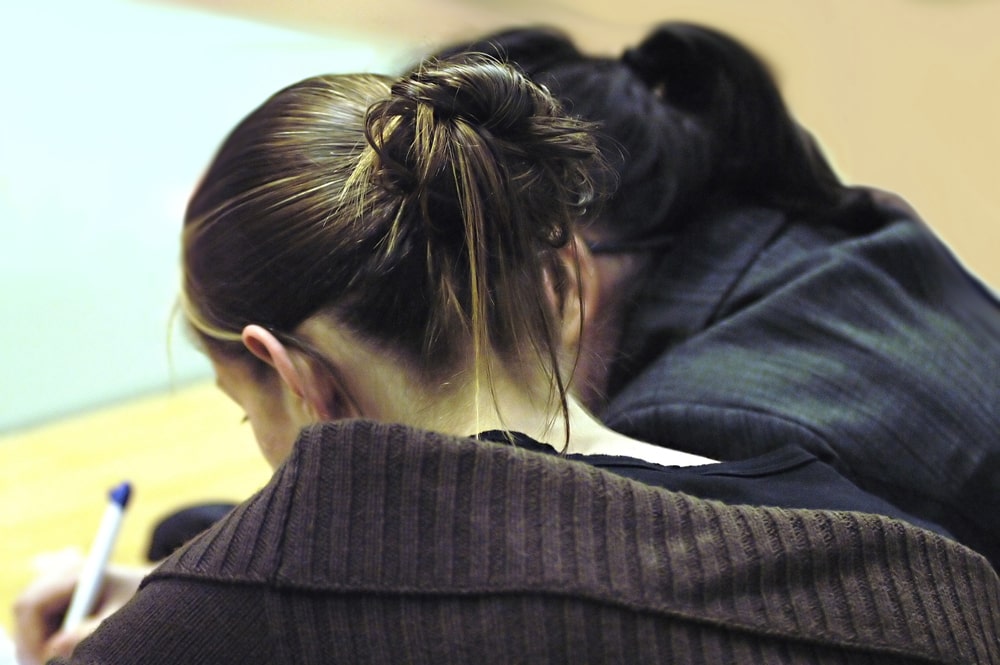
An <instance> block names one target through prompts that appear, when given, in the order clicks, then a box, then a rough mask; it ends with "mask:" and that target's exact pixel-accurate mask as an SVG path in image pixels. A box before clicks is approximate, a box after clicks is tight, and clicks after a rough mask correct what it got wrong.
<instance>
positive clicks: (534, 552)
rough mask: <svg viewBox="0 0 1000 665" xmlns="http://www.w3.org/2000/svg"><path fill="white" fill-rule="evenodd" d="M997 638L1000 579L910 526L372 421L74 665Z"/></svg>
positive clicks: (601, 657)
mask: <svg viewBox="0 0 1000 665" xmlns="http://www.w3.org/2000/svg"><path fill="white" fill-rule="evenodd" d="M244 614H245V619H243V618H241V617H242V616H243V615H244ZM171 617H173V618H172V619H171ZM227 621H233V622H235V623H237V624H239V625H238V627H232V626H230V627H229V629H228V631H227V632H230V633H231V634H230V635H229V636H228V637H227V638H226V639H225V640H222V641H221V642H220V640H221V638H220V637H219V636H218V635H217V633H218V628H217V627H212V626H218V625H219V624H222V623H225V622H227ZM241 621H242V622H243V623H240V622H241ZM172 622H173V623H172ZM146 623H153V624H155V626H153V627H147V626H146V625H145V624H146ZM176 623H184V624H185V626H184V627H182V628H178V627H177V626H176V625H175V624H176ZM164 625H166V628H164V627H163V626H164ZM199 626H204V628H203V629H200V628H199ZM171 631H173V632H171ZM102 633H103V636H102ZM150 633H155V634H156V635H157V638H156V640H158V641H156V642H154V643H151V642H150V641H149V639H148V638H144V637H143V635H147V636H148V635H149V634H150ZM233 634H236V635H240V634H243V635H245V639H246V643H245V644H244V643H243V642H242V641H241V640H240V639H238V638H236V639H234V638H233ZM130 635H131V636H132V637H128V636H130ZM998 635H1000V580H998V578H997V575H996V573H995V572H994V571H993V569H992V568H991V567H990V566H989V565H988V564H987V563H986V561H985V560H984V559H983V558H982V557H981V556H979V555H978V554H975V553H973V552H972V551H971V550H969V549H966V548H964V547H962V546H960V545H958V544H957V543H954V542H953V541H950V540H947V539H945V538H942V537H939V536H937V535H935V534H932V533H930V532H927V531H923V530H920V529H917V528H914V527H911V526H908V525H907V524H905V523H903V522H898V521H894V520H890V519H887V518H881V517H877V516H873V515H864V514H856V513H833V512H820V511H804V510H782V509H770V508H754V507H742V506H729V505H724V504H721V503H717V502H710V501H704V500H700V499H695V498H692V497H689V496H685V495H683V494H678V493H673V492H668V491H665V490H660V489H655V488H649V487H646V486H644V485H641V484H638V483H636V482H633V481H630V480H627V479H623V478H620V477H617V476H613V475H611V474H608V473H605V472H602V471H600V470H598V469H595V468H593V467H590V466H588V465H586V464H583V463H579V462H571V461H567V460H564V459H561V458H558V457H552V456H547V455H542V454H538V453H534V452H529V451H525V450H520V449H516V448H513V447H511V446H505V445H500V444H490V443H482V442H476V441H473V440H463V439H455V438H449V437H444V436H439V435H435V434H430V433H426V432H420V431H417V430H413V429H409V428H405V427H400V426H391V425H379V424H375V423H371V422H366V421H354V422H345V423H340V424H328V425H322V426H316V427H314V428H312V429H310V430H308V431H306V432H305V433H304V435H303V437H302V438H301V439H300V441H299V443H298V445H297V448H296V451H295V452H294V454H293V456H292V457H291V458H290V459H289V461H288V462H287V463H286V464H285V466H284V467H283V468H282V469H280V470H279V471H278V472H277V473H276V475H275V477H274V479H273V480H272V482H271V483H270V484H269V485H268V486H267V487H266V488H265V489H264V490H262V491H261V492H260V493H258V494H257V495H256V496H255V497H253V498H252V499H251V500H250V501H248V502H246V503H245V504H243V505H242V506H240V507H239V508H237V509H236V510H235V511H234V512H233V513H232V514H231V515H230V516H229V517H228V518H227V519H225V520H224V521H223V522H221V523H219V524H218V525H216V527H214V528H213V529H212V530H211V531H209V532H208V533H206V534H205V535H203V536H202V537H200V538H198V539H196V540H195V541H193V542H192V543H190V544H189V545H188V546H187V547H186V548H184V549H182V550H181V551H179V552H178V553H177V554H176V555H174V556H173V557H171V559H169V560H168V561H167V562H166V563H165V564H163V565H162V566H161V567H160V568H159V569H158V570H157V571H156V572H155V573H154V574H153V575H152V576H151V577H150V578H149V579H148V580H147V581H146V583H145V584H144V589H143V590H142V591H141V592H140V593H139V595H138V597H137V599H136V601H135V602H134V603H133V605H131V606H129V607H127V608H126V609H125V610H123V611H122V612H121V613H120V614H119V615H117V616H116V617H114V618H113V619H112V620H110V621H108V622H106V624H105V626H104V628H102V630H101V631H99V632H98V634H97V636H95V638H93V639H92V640H91V641H90V642H88V643H86V645H85V647H83V648H81V649H80V650H78V654H77V659H75V660H74V661H73V662H80V663H84V662H86V663H112V662H114V663H125V662H143V663H147V664H148V663H159V662H163V663H167V662H169V663H180V662H243V663H254V662H261V663H264V662H268V663H283V662H287V663H293V662H294V663H328V662H349V663H408V662H412V663H435V664H436V665H440V663H442V662H448V663H459V662H462V663H464V662H473V663H477V665H478V664H481V663H517V662H524V663H534V662H567V663H568V662H573V663H581V662H586V663H591V662H592V663H637V662H672V663H706V664H707V663H758V662H761V663H805V662H810V663H812V662H819V663H868V662H871V663H875V662H878V663H887V662H888V663H910V662H913V663H918V662H919V663H924V662H935V663H1000V642H998ZM174 643H179V644H177V645H175V644H174ZM180 645H183V651H182V650H181V648H180ZM181 653H183V654H187V655H184V656H181V655H180V654H181ZM198 653H200V654H202V658H203V659H199V658H198V657H197V656H195V655H192V654H198ZM137 654H138V655H137ZM209 654H211V655H209ZM220 654H224V656H223V655H220Z"/></svg>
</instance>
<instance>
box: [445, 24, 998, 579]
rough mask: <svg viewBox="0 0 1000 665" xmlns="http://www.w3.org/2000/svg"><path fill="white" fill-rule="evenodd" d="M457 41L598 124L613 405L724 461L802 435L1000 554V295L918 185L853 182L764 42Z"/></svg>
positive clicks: (602, 387)
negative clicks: (790, 103) (951, 245)
mask: <svg viewBox="0 0 1000 665" xmlns="http://www.w3.org/2000/svg"><path fill="white" fill-rule="evenodd" d="M453 49H454V50H457V51H465V50H473V51H480V52H486V53H490V54H493V55H495V56H496V57H498V58H500V59H502V60H504V61H506V62H510V63H512V64H513V65H515V66H517V67H518V68H519V69H521V70H522V71H524V72H525V73H526V74H527V75H528V76H530V77H531V78H532V79H533V80H535V81H537V82H539V83H541V84H543V85H545V86H546V87H547V88H548V89H549V90H550V91H551V92H552V93H553V94H554V95H555V96H556V97H557V98H559V99H560V100H562V101H563V103H564V104H565V105H566V107H567V108H568V109H570V111H571V112H572V114H573V115H574V116H576V117H580V118H583V119H586V120H588V121H591V122H594V123H596V124H597V125H598V126H599V128H600V130H599V134H598V136H599V137H600V140H601V147H602V152H603V153H604V154H605V156H606V157H607V159H608V161H609V162H610V163H611V164H612V166H613V173H614V176H615V177H614V180H615V181H616V182H617V189H616V190H615V191H614V193H613V194H612V196H611V197H610V198H609V200H608V201H607V202H606V203H605V205H604V207H603V209H602V210H601V212H600V214H598V215H597V216H595V217H592V218H590V219H588V220H587V223H586V224H585V225H581V226H580V227H579V228H580V232H581V234H582V235H583V236H584V237H585V238H586V240H587V243H586V244H587V246H588V247H589V250H590V252H591V253H592V254H593V256H594V259H595V263H596V266H597V271H596V276H597V278H596V280H595V281H596V282H597V284H598V285H599V286H598V289H597V290H598V291H600V292H604V293H607V294H608V297H607V298H605V299H604V301H603V302H601V301H599V306H598V307H596V308H592V309H596V310H597V311H595V313H594V316H595V318H603V319H604V320H605V321H606V323H607V325H606V326H605V328H604V338H603V343H602V345H600V346H599V347H597V349H596V350H597V354H596V355H597V357H598V358H599V360H600V362H595V363H594V364H593V367H594V370H593V371H591V372H586V371H584V372H583V374H586V375H587V376H588V377H589V379H590V382H591V383H590V385H589V389H588V391H587V392H586V397H587V404H588V405H589V406H590V407H591V408H592V410H593V411H594V412H595V413H597V414H598V415H599V416H600V417H601V419H602V421H604V422H605V423H606V424H608V425H610V426H611V427H612V428H614V429H616V430H618V431H620V432H624V433H626V434H628V435H630V436H633V437H636V438H639V439H642V440H644V441H650V442H655V443H658V444H661V445H665V446H670V447H672V448H679V449H682V450H686V451H688V452H691V453H695V454H699V455H705V456H708V457H712V458H715V459H725V460H730V459H743V458H745V457H747V456H754V455H760V454H763V453H766V452H767V451H771V450H774V449H776V448H780V447H782V446H785V445H788V444H793V445H796V446H801V447H803V448H805V449H807V450H809V451H810V452H812V453H813V454H815V455H817V456H819V457H821V458H822V459H824V460H826V461H828V462H829V463H830V464H832V465H834V466H835V467H836V468H837V469H838V470H839V471H840V472H841V473H843V474H844V475H845V476H847V477H848V478H850V479H851V480H852V481H853V482H854V483H855V484H857V485H859V486H860V487H862V488H864V489H866V490H868V491H869V492H872V493H873V494H877V495H879V496H881V497H883V498H885V499H887V500H888V501H891V502H892V503H894V504H896V505H898V506H901V507H903V508H905V509H906V510H907V511H909V512H910V513H912V514H915V515H920V516H921V517H923V518H924V519H927V520H930V521H932V522H937V523H939V524H942V525H944V526H945V527H946V528H947V529H948V530H949V531H950V532H952V533H953V534H954V535H955V536H956V537H957V538H958V539H959V540H960V541H961V542H963V543H965V544H966V545H968V546H970V547H972V548H974V549H976V550H978V551H979V552H981V553H982V554H984V555H985V556H986V557H987V558H989V560H990V561H991V562H992V563H993V565H994V567H996V568H998V569H1000V439H998V437H997V432H998V431H1000V303H998V301H997V298H996V297H995V294H994V293H992V292H991V291H990V289H988V288H987V287H985V286H984V285H983V284H981V283H980V282H979V281H978V280H977V279H976V278H975V277H974V276H972V275H970V274H969V273H968V272H967V271H966V270H965V269H964V268H963V267H962V266H961V265H960V263H959V262H958V261H957V260H956V259H955V258H954V256H953V255H952V253H951V252H950V251H949V250H948V248H947V247H946V246H945V245H944V244H943V243H942V242H941V241H940V240H939V239H938V238H937V237H936V236H935V235H934V233H933V232H932V231H931V229H929V228H928V227H927V225H925V224H924V222H923V221H922V220H921V219H920V218H919V217H918V216H917V214H916V213H915V212H914V211H913V210H912V209H911V208H910V207H909V206H908V205H907V204H906V203H905V202H904V201H903V200H902V199H900V198H899V197H897V196H895V195H892V194H889V193H886V192H882V191H877V190H874V189H870V188H865V187H851V186H846V185H844V184H843V183H842V182H841V181H840V180H839V178H838V177H837V176H836V174H835V173H834V171H833V170H832V169H831V168H830V166H829V164H828V162H827V161H826V159H825V157H824V155H823V153H822V151H821V150H820V148H819V146H818V145H817V144H816V142H815V141H814V140H813V139H812V137H811V136H810V135H809V133H808V132H807V131H806V130H805V129H804V128H803V127H802V126H801V125H799V124H798V122H796V121H795V119H794V118H793V117H792V115H791V114H790V113H789V111H788V109H787V108H786V106H785V103H784V100H783V99H782V97H781V94H780V91H779V89H778V87H777V85H776V84H775V82H774V79H773V77H772V76H771V74H770V72H769V71H768V68H767V67H766V65H765V64H764V63H763V62H762V61H761V59H760V58H759V57H758V56H757V55H756V54H755V53H753V52H752V51H751V50H750V49H748V48H747V47H746V46H744V45H743V44H741V43H740V42H739V41H738V40H736V39H734V38H733V37H731V36H729V35H727V34H725V33H722V32H720V31H718V30H714V29H712V28H709V27H705V26H700V25H694V24H690V23H683V22H668V23H663V24H662V25H659V26H657V27H655V28H654V29H653V30H651V31H650V32H649V34H648V35H647V36H646V37H645V38H644V39H643V40H642V41H641V42H640V43H639V44H637V45H636V46H635V47H633V48H629V49H626V51H625V53H624V54H623V55H622V56H621V57H606V56H593V55H588V54H585V53H583V52H581V51H580V50H579V49H578V48H577V47H576V46H575V45H574V43H573V42H572V40H571V39H570V38H569V37H568V36H567V35H565V34H564V33H561V32H559V31H557V30H553V29H548V28H522V29H509V30H504V31H501V32H498V33H494V34H491V35H487V36H484V37H482V38H481V39H479V40H477V41H474V42H471V43H463V44H461V45H458V46H456V47H453ZM450 50H451V49H445V50H444V51H443V52H444V53H448V52H450ZM602 285H603V286H602ZM587 359H588V356H587V355H584V356H583V359H582V360H583V362H586V361H587Z"/></svg>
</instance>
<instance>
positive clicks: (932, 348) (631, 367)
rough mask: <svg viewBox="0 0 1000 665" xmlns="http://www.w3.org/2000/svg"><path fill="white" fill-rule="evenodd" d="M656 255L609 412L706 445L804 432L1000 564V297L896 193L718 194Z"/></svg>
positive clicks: (865, 481) (626, 423) (720, 449)
mask: <svg viewBox="0 0 1000 665" xmlns="http://www.w3.org/2000/svg"><path fill="white" fill-rule="evenodd" d="M657 261H658V262H657V264H656V265H655V266H653V267H652V268H651V269H650V270H649V271H647V273H646V274H647V275H648V277H647V278H646V279H647V280H648V281H647V282H645V283H644V284H643V285H640V286H639V287H638V288H639V289H640V293H639V294H638V300H637V302H636V304H635V306H634V308H633V309H632V310H631V311H630V312H629V314H628V315H627V317H626V323H625V330H624V331H623V333H622V341H623V348H621V349H620V351H621V355H622V358H623V360H621V361H620V362H618V363H617V364H616V365H615V366H613V372H612V374H613V379H612V381H613V385H612V386H611V388H610V391H611V392H610V395H611V398H612V401H611V403H610V404H609V405H608V406H607V408H606V409H605V410H604V411H603V412H602V413H600V414H596V415H598V416H599V417H600V419H601V420H602V421H603V422H604V423H605V424H606V425H607V426H609V427H611V428H612V429H614V430H616V431H618V432H622V433H623V434H627V435H628V436H631V437H633V438H636V439H639V440H642V441H648V442H650V443H655V444H657V445H662V446H666V447H669V448H673V449H676V450H682V451H685V452H689V453H695V454H698V455H702V456H704V457H708V458H711V459H720V460H721V459H726V460H732V459H744V458H748V457H755V456H758V455H764V454H766V453H769V452H771V451H774V450H778V449H780V448H782V447H783V446H785V445H792V446H795V447H798V448H802V449H804V450H807V451H808V452H810V453H812V454H813V455H816V457H818V458H819V459H820V460H822V461H823V462H826V463H827V464H829V465H831V466H832V467H833V468H834V469H836V470H837V471H838V472H839V473H841V474H842V475H843V476H845V477H846V478H848V479H849V480H850V481H851V482H852V483H854V484H855V485H857V486H858V487H860V488H862V489H864V490H865V491H867V492H870V493H872V494H874V495H877V496H880V497H882V498H884V499H885V500H886V501H889V502H891V503H892V504H894V505H896V506H899V507H900V508H902V509H904V510H906V511H907V512H908V513H909V514H912V515H918V516H920V517H921V518H922V519H924V520H927V521H929V522H933V523H935V524H940V525H942V526H943V527H944V528H945V529H947V530H948V532H949V533H951V534H953V535H954V536H955V537H956V538H957V539H958V540H959V541H960V542H962V543H964V544H966V545H969V546H970V547H972V548H973V549H977V550H979V551H980V552H982V553H983V554H985V555H986V556H987V557H988V558H990V560H991V561H992V562H993V564H994V566H995V567H996V568H998V569H1000V491H998V488H1000V437H998V436H997V432H998V431H1000V301H998V299H997V298H996V296H995V295H994V294H993V293H991V291H990V290H989V289H988V288H986V287H985V286H984V285H983V284H982V283H980V282H979V281H978V280H977V279H976V278H975V277H974V276H972V275H970V274H969V273H968V272H967V271H966V270H965V269H964V268H963V267H962V266H961V264H960V263H959V262H958V261H956V260H955V258H954V256H953V255H952V254H951V252H950V251H949V250H948V248H947V247H946V246H945V245H943V244H942V243H941V241H940V240H939V239H938V238H937V237H936V236H935V235H934V234H933V233H932V232H931V230H930V229H929V228H928V227H927V226H926V225H925V224H924V223H923V222H921V221H920V219H919V218H918V217H917V216H916V215H915V213H913V211H912V210H908V209H907V208H906V206H905V203H904V202H902V201H900V200H898V199H893V198H892V197H889V196H887V195H884V194H878V195H876V196H873V197H871V198H870V199H867V203H866V199H863V198H862V199H859V200H858V202H857V205H854V206H853V207H851V206H848V207H845V208H844V209H842V210H837V211H834V212H833V213H831V216H830V218H829V219H828V220H820V219H798V218H792V217H789V216H787V215H784V214H783V213H781V212H780V211H775V210H767V209H751V208H740V209H734V210H728V211H721V212H717V213H715V214H710V215H707V216H706V217H705V218H704V219H701V218H699V219H697V220H693V221H692V223H691V224H690V225H688V226H686V227H685V232H684V234H683V236H682V237H679V238H678V239H677V243H676V244H675V246H674V248H673V249H672V250H671V251H670V252H666V253H664V255H663V256H662V257H661V258H659V259H658V260H657Z"/></svg>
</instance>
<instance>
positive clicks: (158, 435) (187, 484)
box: [0, 384, 270, 631]
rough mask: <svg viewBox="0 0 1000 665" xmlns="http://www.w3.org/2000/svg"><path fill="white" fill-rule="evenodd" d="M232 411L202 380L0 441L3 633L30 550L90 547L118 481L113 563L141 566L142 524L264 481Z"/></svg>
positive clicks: (264, 469) (241, 494) (242, 493)
mask: <svg viewBox="0 0 1000 665" xmlns="http://www.w3.org/2000/svg"><path fill="white" fill-rule="evenodd" d="M242 415H243V414H242V412H241V411H239V410H238V409H237V408H236V407H235V406H234V405H233V404H232V403H231V402H229V400H228V399H226V398H225V397H224V396H223V395H222V394H221V393H220V392H219V391H218V390H217V389H216V388H215V386H214V385H211V384H204V385H197V386H193V387H189V388H184V389H180V390H177V391H176V392H174V393H171V394H168V395H163V396H160V397H151V398H147V399H142V400H137V401H135V402H132V403H127V404H123V405H121V406H117V407H114V408H111V409H107V410H104V411H101V412H98V413H93V414H90V415H86V416H82V417H79V418H75V419H71V420H67V421H65V422H60V423H56V424H53V425H51V426H47V427H43V428H38V429H35V430H30V431H26V432H22V433H18V434H17V435H13V436H7V437H5V438H2V439H0V506H2V512H0V534H2V543H0V564H2V572H0V606H2V608H3V609H2V616H3V620H2V622H0V624H2V625H3V626H4V627H5V628H7V629H8V631H9V630H10V629H11V627H12V625H13V622H12V617H11V612H10V610H9V608H10V606H11V604H12V602H13V600H14V598H15V597H16V594H17V593H18V592H19V590H20V589H22V588H23V587H24V586H25V585H26V584H27V583H28V582H29V581H30V580H32V579H33V578H34V575H35V571H34V562H35V561H36V559H37V557H38V555H39V554H43V553H47V552H57V551H61V550H65V549H66V548H71V547H75V548H77V549H79V550H81V551H83V552H85V551H86V550H87V549H88V548H89V547H90V541H91V539H92V538H93V536H94V534H95V532H96V530H97V526H98V523H99V522H100V519H101V515H102V514H103V512H104V508H105V505H106V497H107V493H108V490H109V489H111V488H112V487H113V486H115V485H116V484H118V483H119V482H121V481H122V480H129V481H131V482H132V484H133V487H134V494H133V497H132V501H131V504H130V506H129V509H128V513H127V515H126V518H125V522H124V524H123V526H122V530H121V534H120V537H119V540H118V543H117V547H116V549H115V554H114V557H113V559H114V561H116V562H119V563H125V564H141V563H144V561H145V558H144V557H145V552H146V549H147V547H148V544H149V535H150V530H151V527H152V525H154V524H155V523H156V521H157V520H158V519H160V518H161V517H163V516H164V515H165V514H167V513H168V512H169V511H171V510H174V509H176V508H179V507H181V506H183V505H187V504H190V503H196V502H204V501H211V500H223V501H239V500H241V499H243V498H245V497H247V496H249V495H250V494H251V493H252V492H254V491H255V490H256V489H258V488H259V487H261V486H262V485H263V484H264V483H266V482H267V479H268V477H269V476H270V468H269V467H268V466H267V464H266V463H265V462H264V459H263V457H262V456H261V455H260V452H259V451H258V449H257V445H256V443H255V442H254V440H253V435H252V433H251V431H250V426H249V425H245V424H241V422H240V421H241V418H242Z"/></svg>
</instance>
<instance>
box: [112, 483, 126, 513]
mask: <svg viewBox="0 0 1000 665" xmlns="http://www.w3.org/2000/svg"><path fill="white" fill-rule="evenodd" d="M131 494H132V485H131V483H128V482H124V483H121V484H120V485H118V486H117V487H115V488H114V489H113V490H111V492H110V493H109V494H108V497H109V498H110V499H111V500H112V501H113V502H115V503H116V504H118V505H119V506H120V507H121V508H124V507H125V506H126V505H127V504H128V498H129V496H131Z"/></svg>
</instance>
